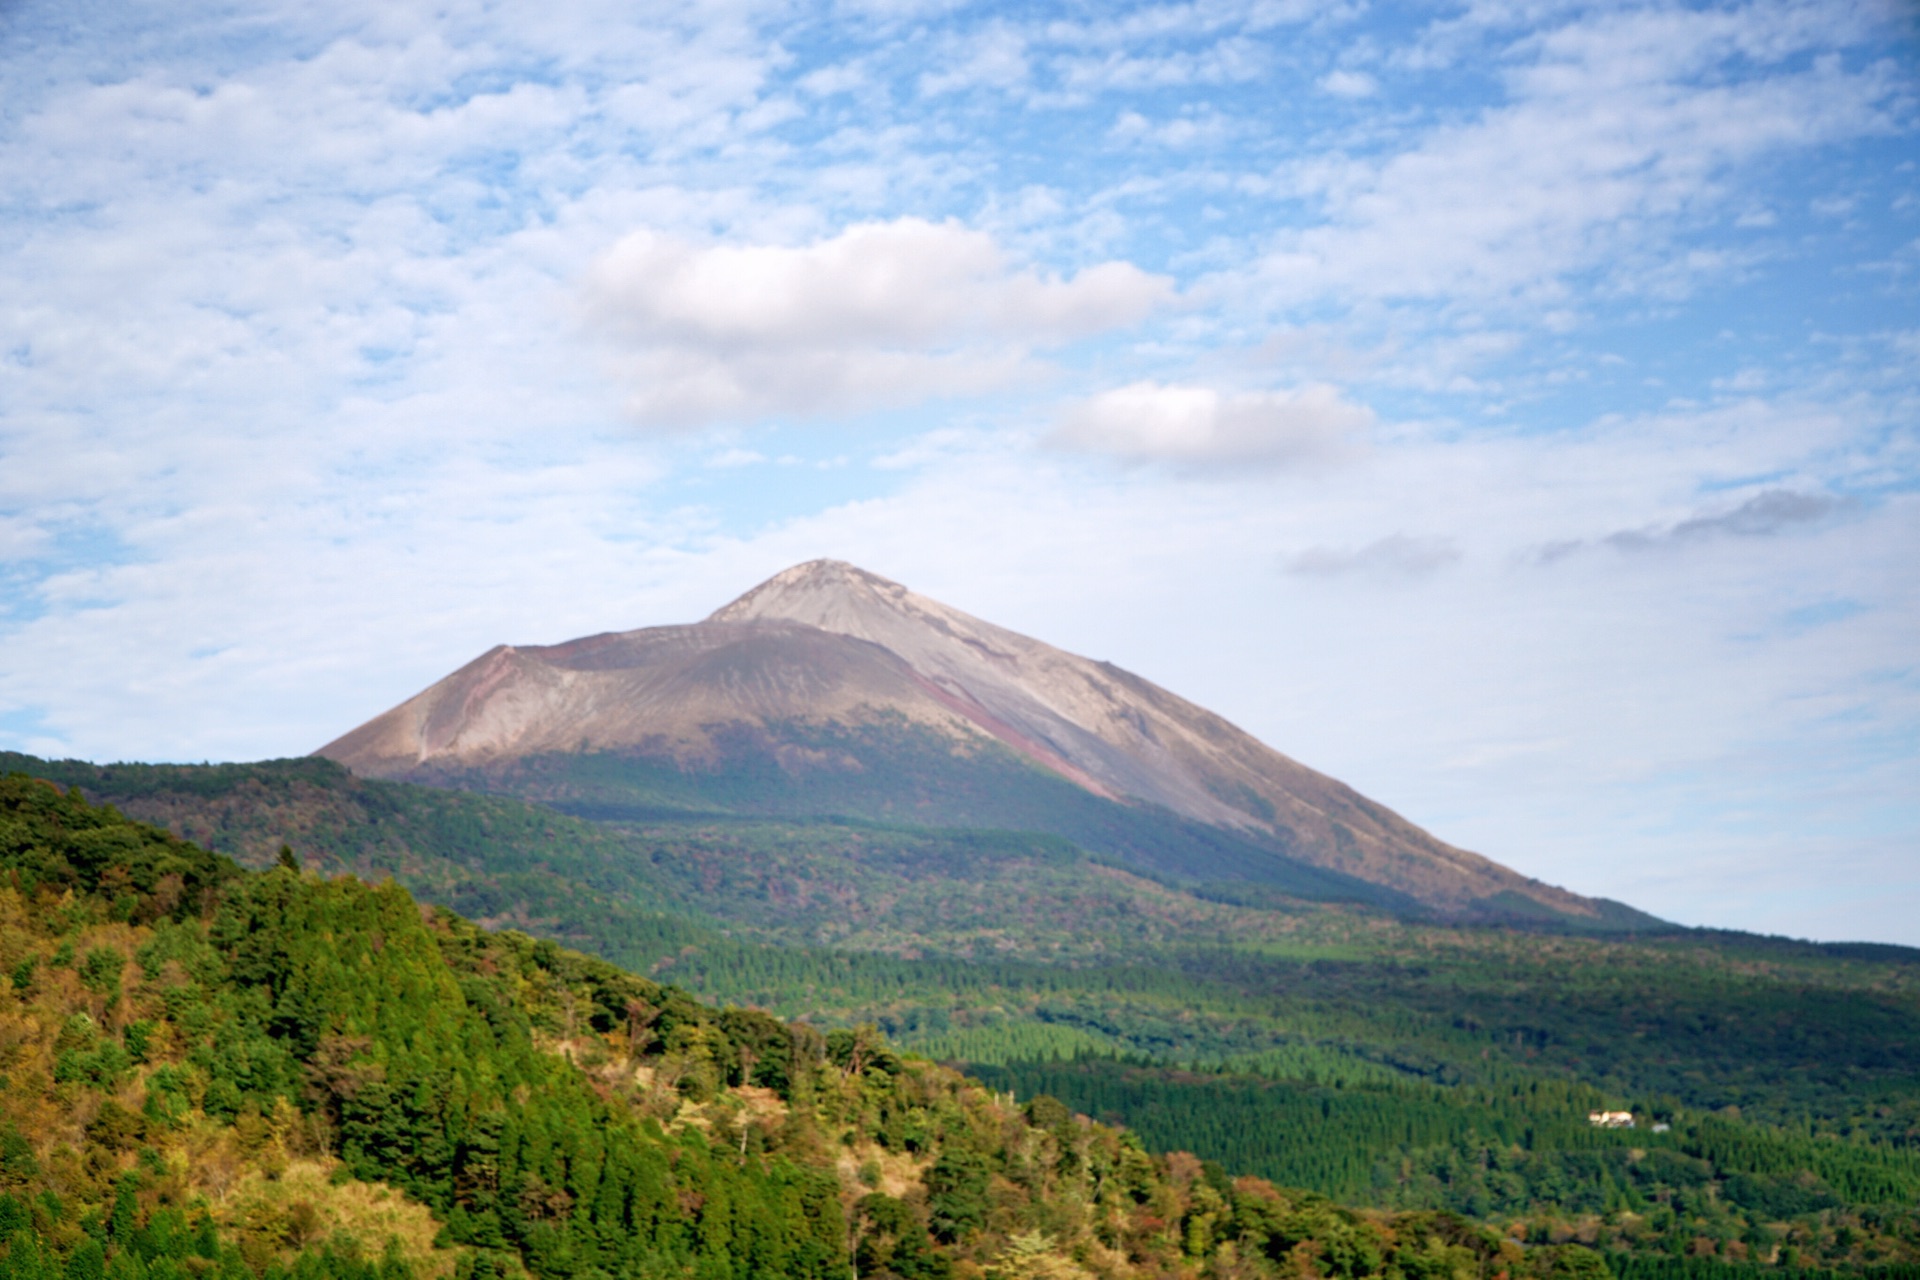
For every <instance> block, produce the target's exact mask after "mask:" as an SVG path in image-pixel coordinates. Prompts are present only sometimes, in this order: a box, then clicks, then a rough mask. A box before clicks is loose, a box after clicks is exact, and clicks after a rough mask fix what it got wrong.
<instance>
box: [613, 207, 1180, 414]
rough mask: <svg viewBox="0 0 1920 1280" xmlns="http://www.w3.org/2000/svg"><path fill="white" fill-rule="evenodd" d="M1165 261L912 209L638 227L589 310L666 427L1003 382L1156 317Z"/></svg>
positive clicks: (642, 405) (904, 399)
mask: <svg viewBox="0 0 1920 1280" xmlns="http://www.w3.org/2000/svg"><path fill="white" fill-rule="evenodd" d="M1172 296H1173V285H1172V282H1171V281H1169V280H1168V279H1167V278H1166V277H1164V276H1156V275H1150V274H1148V273H1147V272H1145V271H1142V270H1140V269H1139V268H1138V267H1135V266H1133V265H1131V264H1129V263H1125V262H1104V263H1100V264H1098V265H1096V266H1092V267H1088V268H1086V269H1084V270H1082V271H1080V272H1079V273H1077V274H1075V275H1072V276H1052V275H1043V274H1041V273H1039V272H1036V271H1033V270H1030V269H1025V268H1021V267H1017V266H1016V265H1014V264H1013V263H1012V262H1011V261H1010V260H1009V256H1008V254H1007V253H1006V251H1005V250H1003V249H1002V248H1001V247H1000V245H999V244H998V243H997V242H996V241H995V240H994V238H993V237H992V236H990V235H988V234H986V233H985V232H981V231H975V230H971V229H969V228H967V227H964V226H962V225H961V224H960V223H958V222H955V221H946V222H928V221H925V220H923V219H920V218H899V219H896V220H894V221H891V222H868V223H861V224H858V225H855V226H852V227H849V228H847V229H846V230H845V231H842V232H841V233H840V234H838V235H836V236H833V237H831V238H829V239H825V240H820V241H816V242H815V243H813V244H808V245H801V246H785V245H768V244H747V245H739V244H721V245H699V244H695V243H693V242H692V241H689V240H685V239H682V238H679V237H676V236H670V235H665V234H661V233H659V232H654V231H638V232H635V233H633V234H632V235H629V236H627V237H626V238H624V239H622V240H621V241H620V242H619V243H618V244H616V245H615V246H614V247H613V248H612V249H610V250H609V251H607V253H605V254H604V255H602V256H601V257H600V258H599V259H598V260H597V261H596V262H595V263H594V264H593V266H592V268H591V270H590V272H589V275H588V281H587V311H588V314H589V316H590V317H591V318H592V320H593V321H594V323H596V324H597V325H598V326H599V327H600V328H602V329H603V330H604V331H605V332H606V333H607V334H608V335H609V336H610V337H611V338H612V339H613V340H614V341H615V342H616V343H617V344H619V345H620V346H621V347H622V348H623V349H624V351H625V357H624V360H623V363H624V365H625V369H626V372H627V374H628V376H629V377H630V378H631V380H632V382H633V384H634V391H633V394H632V396H631V398H630V400H629V401H628V408H629V410H630V411H631V413H632V414H633V416H634V417H635V418H637V419H638V420H639V421H641V422H643V423H645V424H648V425H652V426H665V427H685V426H701V425H705V424H708V423H712V422H718V421H722V420H726V419H751V418H758V417H763V416H767V415H772V414H781V413H786V414H800V415H811V414H819V413H828V412H835V411H850V410H860V409H868V408H875V407H880V406H885V405H899V404H909V403H913V402H916V401H919V400H923V399H926V398H929V397H933V396H940V395H951V394H962V393H967V392H978V391H986V390H990V389H992V388H994V387H998V386H1002V385H1005V384H1006V383H1008V382H1010V381H1012V380H1014V379H1016V378H1018V377H1019V376H1021V375H1022V374H1023V373H1024V372H1027V371H1028V368H1029V358H1030V356H1031V354H1032V353H1033V352H1034V351H1035V350H1036V349H1039V348H1045V347H1056V346H1060V345H1063V344H1065V343H1069V342H1072V341H1074V340H1076V339H1080V338H1085V337H1089V336H1091V335H1093V334H1097V333H1100V332H1102V331H1105V330H1109V329H1114V328H1120V327H1124V326H1128V325H1132V324H1136V323H1138V322H1139V321H1140V320H1142V319H1144V318H1145V317H1146V316H1147V315H1148V314H1149V313H1150V312H1152V311H1153V310H1154V308H1156V307H1158V306H1160V305H1161V304H1163V303H1165V302H1167V301H1168V300H1169V299H1171V297H1172Z"/></svg>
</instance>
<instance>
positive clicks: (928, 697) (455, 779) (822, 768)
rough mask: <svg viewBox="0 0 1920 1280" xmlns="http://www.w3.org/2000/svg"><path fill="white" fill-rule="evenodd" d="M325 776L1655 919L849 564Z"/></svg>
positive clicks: (396, 712)
mask: <svg viewBox="0 0 1920 1280" xmlns="http://www.w3.org/2000/svg"><path fill="white" fill-rule="evenodd" d="M316 754H318V755H322V756H326V757H328V758H331V759H333V760H335V761H338V762H339V763H341V764H343V765H346V766H347V767H348V768H350V769H352V770H353V771H354V772H356V773H359V774H362V775H367V776H373V777H381V778H393V779H402V780H407V781H415V782H426V783H433V784H438V785H451V786H459V787H468V788H475V789H482V790H492V791H503V792H508V793H513V794H519V795H522V796H524V797H526V798H530V799H537V800H541V801H544V802H547V803H550V804H554V805H557V806H558V807H561V808H566V809H571V810H572V811H574V812H578V813H584V814H587V815H588V816H599V817H611V818H619V817H622V816H634V815H645V816H659V815H661V814H672V813H685V814H694V813H720V814H756V815H763V816H785V817H800V816H805V815H809V814H813V815H823V814H833V815H836V816H849V815H852V816H858V817H864V818H869V819H873V820H881V821H906V822H915V823H921V824H925V825H933V826H961V827H999V828H1009V827H1011V828H1017V829H1032V830H1040V831H1050V832H1053V833H1056V834H1060V835H1065V836H1067V837H1068V838H1070V839H1073V840H1075V841H1077V842H1079V843H1080V844H1082V845H1083V846H1085V847H1086V848H1088V849H1089V850H1091V851H1093V852H1094V853H1096V854H1103V855H1106V856H1110V857H1112V858H1114V859H1116V860H1118V861H1120V862H1122V863H1125V864H1129V865H1132V866H1134V867H1136V868H1137V869H1139V870H1143V871H1146V872H1148V873H1150V874H1157V875H1161V876H1163V877H1169V878H1173V879H1178V880H1182V881H1186V882H1191V883H1196V884H1202V885H1204V884H1232V883H1240V884H1246V883H1251V884H1256V885H1259V884H1264V885H1267V886H1269V887H1271V888H1273V889H1275V890H1277V891H1279V892H1282V893H1293V894H1297V895H1299V896H1304V897H1312V898H1328V897H1333V898H1341V897H1346V898H1354V899H1358V900H1363V901H1372V902H1375V903H1377V904H1380V905H1385V906H1389V907H1395V908H1399V909H1402V910H1406V909H1414V910H1424V911H1430V912H1436V913H1440V914H1443V915H1446V916H1450V917H1475V916H1480V917H1491V918H1536V919H1537V918H1551V919H1558V920H1563V921H1566V922H1568V923H1576V924H1577V923H1587V924H1593V925H1608V924H1621V925H1629V924H1631V923H1632V921H1633V920H1634V919H1636V918H1637V919H1639V920H1648V919H1650V918H1648V917H1642V916H1639V913H1637V912H1633V911H1632V910H1631V909H1629V908H1624V907H1621V906H1619V904H1615V903H1610V902H1607V901H1606V900H1602V899H1591V898H1585V897H1581V896H1580V895H1577V894H1574V893H1570V892H1568V891H1566V890H1564V889H1559V888H1556V887H1554V886H1551V885H1547V884H1544V883H1541V882H1539V881H1537V880H1533V879H1529V878H1528V877H1525V876H1522V875H1520V874H1519V873H1518V872H1515V871H1513V870H1511V869H1510V868H1507V867H1504V866H1502V865H1500V864H1499V863H1496V862H1494V861H1492V860H1491V859H1488V858H1485V857H1482V856H1480V855H1479V854H1475V853H1470V852H1468V851H1466V850H1463V849H1458V848H1455V847H1454V846H1452V845H1449V844H1447V843H1446V842H1444V841H1442V840H1440V839H1438V838H1437V837H1435V836H1433V835H1432V834H1430V833H1428V832H1427V831H1424V830H1422V829H1421V828H1420V827H1418V826H1416V825H1415V824H1413V823H1411V822H1409V821H1407V820H1406V819H1405V818H1402V817H1400V816H1399V815H1398V814H1396V813H1394V812H1392V811H1391V810H1389V809H1387V808H1386V807H1385V806H1383V805H1380V804H1377V803H1375V802H1374V801H1372V800H1369V799H1367V798H1366V797H1365V796H1362V795H1360V794H1359V793H1358V792H1356V791H1354V790H1353V789H1352V788H1350V787H1348V786H1346V785H1344V784H1343V783H1341V782H1338V781H1336V780H1335V779H1333V778H1330V777H1328V776H1326V775H1325V774H1322V773H1319V772H1317V771H1315V770H1313V769H1311V768H1308V767H1307V766H1305V765H1303V764H1301V763H1299V762H1298V761H1295V760H1293V759H1291V758H1289V757H1287V756H1285V755H1283V754H1281V753H1280V752H1278V751H1276V750H1274V749H1273V748H1271V747H1269V746H1267V745H1266V744H1265V743H1262V742H1260V741H1259V740H1258V739H1256V738H1254V737H1253V736H1252V735H1250V734H1248V733H1246V732H1244V731H1242V730H1240V729H1238V728H1236V727H1235V726H1234V725H1232V724H1230V723H1229V722H1228V721H1226V720H1225V719H1223V718H1222V717H1220V716H1218V715H1216V714H1214V713H1213V712H1211V711H1208V710H1206V709H1205V708H1203V707H1199V706H1196V705H1194V704H1193V703H1191V702H1188V701H1186V700H1185V699H1183V698H1180V697H1178V696H1177V695H1175V694H1173V693H1170V692H1168V691H1167V690H1165V689H1162V688H1160V687H1159V686H1158V685H1155V684H1153V683H1151V682H1149V681H1147V680H1144V679H1142V678H1140V677H1139V676H1136V675H1133V674H1132V673H1130V672H1127V671H1124V670H1122V669H1120V668H1119V667H1116V666H1113V665H1112V664H1110V663H1106V662H1096V661H1093V660H1091V659H1088V658H1083V657H1080V656H1078V655H1075V654H1071V653H1067V652H1065V651H1063V650H1060V649H1056V648H1054V647H1053V646H1051V645H1048V644H1045V643H1043V642H1041V641H1039V640H1035V639H1032V638H1030V637H1028V636H1024V635H1020V634H1019V633H1017V632H1013V631H1009V630H1007V629H1006V628H1004V627H998V626H995V625H993V624H992V623H989V622H985V621H982V620H981V619H979V618H975V617H972V616H970V615H968V614H966V613H963V612H961V611H960V610H958V609H954V608H951V607H949V606H947V605H945V604H942V603H940V602H939V601H937V600H932V599H929V598H927V597H925V596H922V595H918V594H916V593H914V592H912V591H910V590H908V589H907V588H906V587H904V586H902V585H900V584H899V583H897V582H892V581H890V580H888V579H886V578H883V577H880V576H879V575H877V574H873V573H869V572H867V571H866V570H863V569H860V568H857V567H856V566H854V565H851V564H846V563H844V562H841V561H836V560H815V561H811V562H809V563H806V564H801V565H796V566H795V567H793V568H791V569H788V570H786V571H784V572H782V573H779V574H777V575H775V576H774V577H772V578H770V579H768V580H767V581H766V582H763V583H761V584H760V585H759V586H757V587H754V588H753V589H752V590H751V591H748V592H747V593H746V594H745V595H742V596H740V597H739V598H738V599H736V600H734V601H733V602H731V603H730V604H727V605H725V606H723V607H722V608H720V609H719V610H717V611H715V612H714V613H713V614H712V615H711V616H709V617H708V618H707V619H706V620H704V621H702V622H696V623H691V624H687V625H681V626H661V627H647V628H643V629H640V630H637V631H621V632H610V633H606V634H602V635H595V636H588V637H585V638H583V639H579V640H572V641H568V642H567V643H564V644H557V645H544V646H512V645H500V646H498V647H496V648H494V649H491V650H489V651H488V652H486V653H484V654H482V655H481V656H480V657H478V658H476V659H474V660H473V661H472V662H471V663H469V664H467V665H466V666H465V667H462V668H461V669H460V670H458V671H456V672H454V673H453V674H452V675H449V676H447V677H446V678H445V679H443V680H441V681H440V682H439V683H437V684H435V685H433V686H431V687H430V688H428V689H426V690H424V691H423V692H421V693H420V694H418V695H416V696H415V697H413V698H410V699H408V700H407V701H406V702H404V703H402V704H401V705H399V706H397V707H395V708H393V709H392V710H390V711H388V712H386V713H385V714H383V715H380V716H377V717H375V718H374V719H372V720H370V721H368V722H367V723H366V724H363V725H361V726H360V727H359V728H357V729H354V730H352V731H351V732H349V733H347V734H345V735H343V736H342V737H340V738H338V739H336V740H335V741H333V742H331V743H328V744H327V745H326V746H324V747H322V748H321V749H320V750H319V751H318V752H317V753H316Z"/></svg>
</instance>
